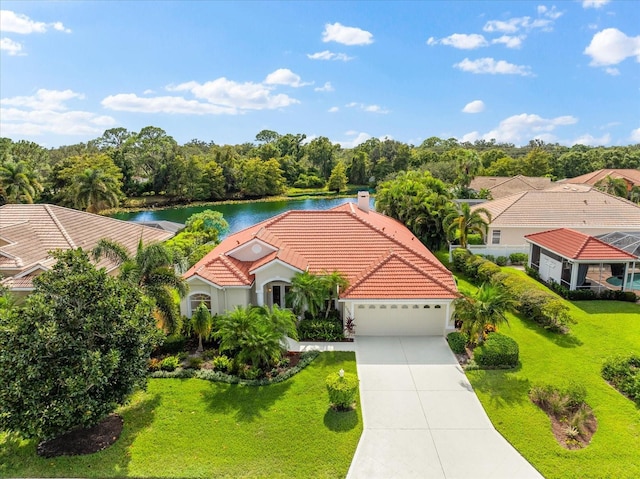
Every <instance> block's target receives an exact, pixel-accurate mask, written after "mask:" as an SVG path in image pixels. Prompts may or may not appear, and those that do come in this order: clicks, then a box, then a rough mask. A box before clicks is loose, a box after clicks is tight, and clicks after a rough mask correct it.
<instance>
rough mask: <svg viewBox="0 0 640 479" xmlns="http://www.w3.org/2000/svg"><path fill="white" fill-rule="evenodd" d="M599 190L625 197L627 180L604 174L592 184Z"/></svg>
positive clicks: (626, 194)
mask: <svg viewBox="0 0 640 479" xmlns="http://www.w3.org/2000/svg"><path fill="white" fill-rule="evenodd" d="M594 186H595V187H596V188H598V189H599V190H600V191H604V192H605V193H609V194H610V195H614V196H619V197H620V198H626V197H627V196H628V193H629V191H628V190H627V182H626V181H625V180H624V179H623V178H613V177H612V176H610V175H607V176H605V177H604V178H602V179H601V180H600V181H598V182H596V184H595V185H594Z"/></svg>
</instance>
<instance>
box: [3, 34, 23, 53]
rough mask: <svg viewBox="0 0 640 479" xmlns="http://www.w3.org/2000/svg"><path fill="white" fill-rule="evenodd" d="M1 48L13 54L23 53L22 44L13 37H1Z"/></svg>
mask: <svg viewBox="0 0 640 479" xmlns="http://www.w3.org/2000/svg"><path fill="white" fill-rule="evenodd" d="M0 50H2V51H4V52H7V53H9V55H11V56H16V55H22V54H23V53H22V44H21V43H18V42H14V41H13V40H11V38H7V37H5V38H2V39H0Z"/></svg>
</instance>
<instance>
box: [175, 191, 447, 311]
mask: <svg viewBox="0 0 640 479" xmlns="http://www.w3.org/2000/svg"><path fill="white" fill-rule="evenodd" d="M253 238H259V239H260V240H261V241H263V242H265V243H268V244H269V245H272V246H273V247H275V248H277V251H276V252H274V253H269V254H267V255H266V256H264V257H262V258H260V259H258V260H256V261H253V262H249V261H248V262H244V263H243V262H239V263H243V264H245V265H246V271H247V276H246V277H243V278H242V282H243V284H247V285H248V284H251V283H252V282H253V279H254V277H253V275H252V274H250V273H251V272H252V271H254V270H255V269H257V268H259V267H261V266H264V265H266V264H269V263H270V262H272V261H276V260H279V261H282V262H284V263H286V264H288V265H291V266H292V267H294V268H295V269H298V270H307V269H308V270H309V271H310V272H311V273H322V272H324V271H329V272H331V271H340V272H342V273H343V274H344V275H345V276H347V278H348V280H349V282H350V283H351V284H356V282H358V284H361V287H360V288H359V289H358V290H357V291H358V292H357V294H373V295H374V297H379V298H390V297H394V298H406V297H409V298H415V297H423V298H431V297H442V298H452V297H455V296H456V294H457V288H456V285H455V282H454V280H453V276H452V274H451V272H450V271H449V270H447V269H446V268H445V267H444V266H443V265H442V264H441V263H440V262H439V261H438V259H437V258H436V257H435V256H434V255H433V254H432V253H431V252H430V251H429V250H428V249H427V248H426V247H425V246H424V245H423V244H422V243H421V242H420V241H419V240H418V239H417V238H415V237H414V236H413V234H412V233H411V232H410V231H409V230H408V229H407V228H406V227H405V226H404V225H402V224H401V223H399V222H398V221H396V220H394V219H392V218H389V217H387V216H384V215H382V214H380V213H376V212H373V211H370V212H364V211H361V210H360V209H358V208H357V207H356V206H355V205H354V204H353V203H347V204H344V205H341V206H338V207H336V208H333V209H331V210H325V211H317V210H314V211H304V210H296V211H288V212H286V213H283V214H281V215H278V216H276V217H274V218H271V219H269V220H266V221H263V222H262V223H259V224H257V225H254V226H252V227H250V228H247V229H245V230H243V231H240V232H238V233H236V234H233V235H230V236H228V237H227V238H225V239H224V240H223V241H222V242H221V243H220V244H219V245H218V246H216V248H214V250H213V251H211V252H210V253H209V254H208V255H207V256H206V257H205V258H203V259H202V260H200V262H198V263H197V264H196V265H194V267H193V268H191V269H190V270H189V271H187V272H186V273H185V275H184V277H185V278H189V277H191V276H194V275H198V276H201V277H202V278H204V279H206V280H207V281H210V282H212V283H214V284H216V285H219V286H227V285H231V284H236V283H234V282H233V281H238V280H237V279H236V278H235V276H234V275H230V272H222V271H219V270H215V269H214V268H213V267H211V266H207V265H208V264H209V263H211V262H212V261H213V260H214V259H215V258H218V257H220V256H226V257H228V256H227V253H228V252H230V251H232V250H234V249H236V248H238V247H239V246H241V245H242V244H245V243H247V242H249V241H251V240H252V239H253ZM392 253H393V254H392ZM390 257H392V258H394V260H393V262H391V263H389V262H390V261H391V260H390V259H389V258H390ZM385 258H386V261H387V262H386V263H385V262H384V261H385ZM383 263H384V265H385V266H384V268H386V269H385V271H388V272H389V273H390V274H392V275H395V274H396V273H395V272H396V271H402V270H404V271H405V273H406V275H407V278H408V277H409V276H410V277H411V280H410V281H409V280H407V281H404V280H403V279H402V275H401V274H400V275H399V276H393V277H394V280H393V281H389V280H387V281H378V280H374V278H371V282H369V283H366V284H365V283H363V281H364V280H365V279H366V278H365V277H364V276H363V275H365V276H366V274H367V272H369V273H370V274H372V275H374V276H376V277H377V278H382V277H383V276H384V274H383V273H382V272H378V269H376V268H377V267H383ZM232 276H233V277H232ZM353 291H354V294H356V289H353ZM364 291H366V293H363V292H364ZM434 294H440V296H433V295H434ZM407 295H408V296H407ZM416 295H417V296H416ZM342 297H351V296H349V295H348V294H347V293H346V292H345V293H343V295H342Z"/></svg>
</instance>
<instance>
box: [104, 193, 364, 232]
mask: <svg viewBox="0 0 640 479" xmlns="http://www.w3.org/2000/svg"><path fill="white" fill-rule="evenodd" d="M349 201H351V202H354V203H356V202H357V199H356V198H355V197H354V198H334V199H307V200H285V201H259V202H255V203H237V204H228V205H210V206H185V207H176V208H169V209H165V210H148V211H139V212H135V213H118V214H115V215H112V217H113V218H118V219H120V220H127V221H159V220H166V221H175V222H176V223H184V222H185V221H186V220H187V218H189V216H191V215H192V214H194V213H200V212H202V211H204V210H214V211H219V212H221V213H222V216H223V217H224V219H225V220H227V223H229V232H230V233H235V232H236V231H240V230H242V229H244V228H248V227H249V226H252V225H254V224H256V223H259V222H260V221H264V220H266V219H267V218H271V217H272V216H275V215H279V214H280V213H284V212H285V211H288V210H328V209H330V208H333V207H334V206H338V205H341V204H343V203H347V202H349ZM371 207H372V208H373V199H371Z"/></svg>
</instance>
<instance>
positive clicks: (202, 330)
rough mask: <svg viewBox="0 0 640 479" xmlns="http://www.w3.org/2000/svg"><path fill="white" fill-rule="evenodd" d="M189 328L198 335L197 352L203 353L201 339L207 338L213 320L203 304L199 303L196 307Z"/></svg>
mask: <svg viewBox="0 0 640 479" xmlns="http://www.w3.org/2000/svg"><path fill="white" fill-rule="evenodd" d="M189 326H190V328H191V330H192V331H194V332H195V333H196V334H197V335H198V352H199V353H201V352H202V351H204V348H203V347H202V337H203V336H208V335H209V333H211V328H212V327H213V318H212V317H211V313H209V310H208V309H207V307H206V306H205V305H204V304H202V303H200V304H199V305H198V307H197V308H196V311H195V312H194V313H193V316H191V320H190V322H189Z"/></svg>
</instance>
